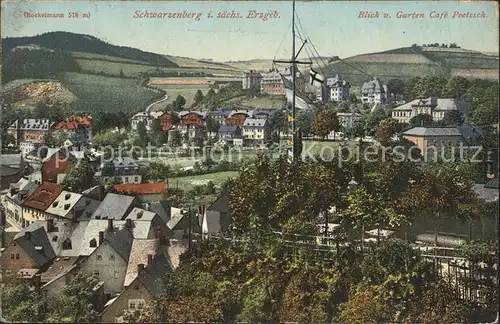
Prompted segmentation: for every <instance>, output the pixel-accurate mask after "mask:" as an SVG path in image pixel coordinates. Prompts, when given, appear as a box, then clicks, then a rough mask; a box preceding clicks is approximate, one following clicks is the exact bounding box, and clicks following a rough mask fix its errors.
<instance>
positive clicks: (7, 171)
mask: <svg viewBox="0 0 500 324" xmlns="http://www.w3.org/2000/svg"><path fill="white" fill-rule="evenodd" d="M19 172H21V170H20V169H19V168H11V167H9V166H6V165H0V176H2V177H6V176H10V175H14V174H18V173H19Z"/></svg>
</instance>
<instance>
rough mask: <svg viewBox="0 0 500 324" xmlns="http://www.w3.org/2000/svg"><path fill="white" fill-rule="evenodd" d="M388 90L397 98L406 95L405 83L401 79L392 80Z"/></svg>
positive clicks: (388, 84)
mask: <svg viewBox="0 0 500 324" xmlns="http://www.w3.org/2000/svg"><path fill="white" fill-rule="evenodd" d="M387 88H388V89H389V92H390V93H394V94H395V95H396V96H397V95H403V94H404V93H405V83H404V81H403V80H401V79H390V80H389V81H388V82H387Z"/></svg>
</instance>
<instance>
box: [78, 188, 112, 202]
mask: <svg viewBox="0 0 500 324" xmlns="http://www.w3.org/2000/svg"><path fill="white" fill-rule="evenodd" d="M106 193H107V192H106V190H105V188H104V186H103V185H97V186H93V187H91V188H89V189H87V190H85V191H83V192H82V196H84V197H86V198H90V199H94V200H99V201H103V200H104V197H105V196H106Z"/></svg>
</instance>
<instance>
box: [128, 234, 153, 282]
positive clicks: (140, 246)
mask: <svg viewBox="0 0 500 324" xmlns="http://www.w3.org/2000/svg"><path fill="white" fill-rule="evenodd" d="M159 250H160V244H159V241H158V240H157V239H136V240H134V241H133V242H132V246H131V252H130V257H129V259H128V260H127V265H126V270H125V271H126V274H125V278H124V282H123V286H124V287H128V286H130V284H131V283H132V282H133V281H134V280H135V278H137V275H138V274H139V272H138V270H139V264H149V263H151V261H152V260H151V258H152V257H153V256H154V255H156V254H157V253H158V252H159Z"/></svg>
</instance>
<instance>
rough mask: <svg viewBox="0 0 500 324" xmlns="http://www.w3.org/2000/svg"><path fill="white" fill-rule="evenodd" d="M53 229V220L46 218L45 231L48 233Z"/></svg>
mask: <svg viewBox="0 0 500 324" xmlns="http://www.w3.org/2000/svg"><path fill="white" fill-rule="evenodd" d="M53 229H54V220H53V219H52V218H48V219H47V232H48V233H50V232H52V230H53Z"/></svg>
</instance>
